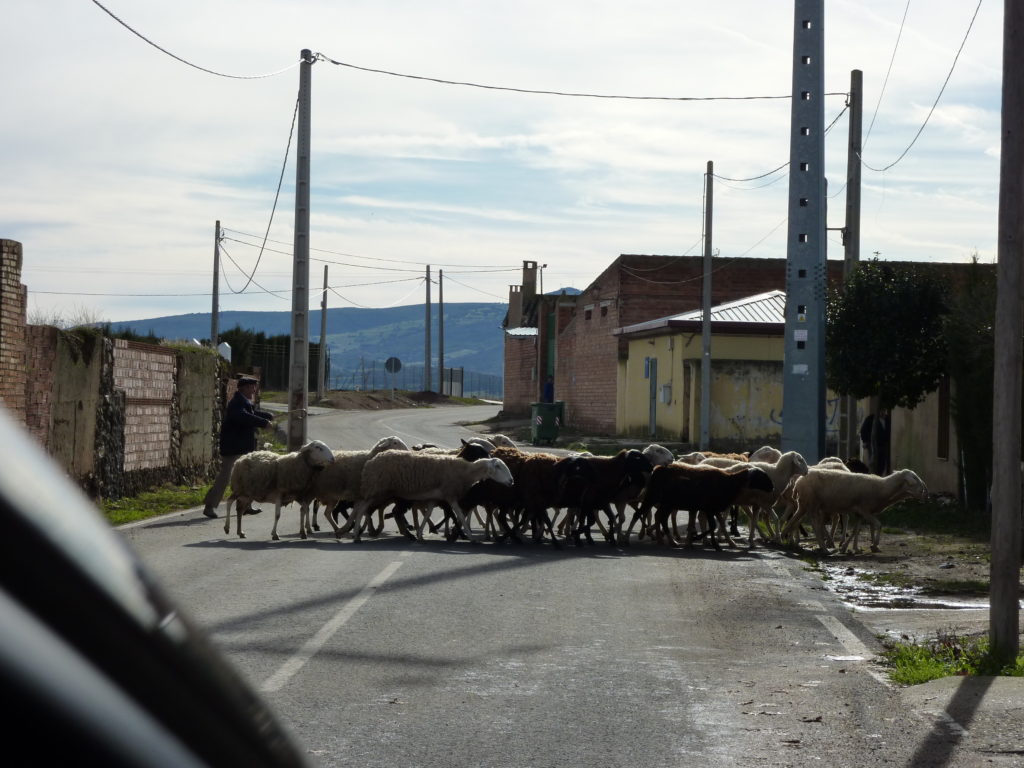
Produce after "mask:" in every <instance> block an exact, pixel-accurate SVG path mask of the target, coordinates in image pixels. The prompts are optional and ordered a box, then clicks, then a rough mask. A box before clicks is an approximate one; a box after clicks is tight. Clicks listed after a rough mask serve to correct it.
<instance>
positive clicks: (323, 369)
mask: <svg viewBox="0 0 1024 768" xmlns="http://www.w3.org/2000/svg"><path fill="white" fill-rule="evenodd" d="M317 363H318V364H319V366H318V368H317V374H316V399H317V400H323V399H324V395H325V394H326V391H325V390H326V388H327V386H326V379H327V265H326V264H324V293H323V298H322V299H321V300H320V359H319V360H318V361H317Z"/></svg>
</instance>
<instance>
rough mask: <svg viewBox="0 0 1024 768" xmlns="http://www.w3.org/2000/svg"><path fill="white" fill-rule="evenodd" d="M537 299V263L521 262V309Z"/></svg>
mask: <svg viewBox="0 0 1024 768" xmlns="http://www.w3.org/2000/svg"><path fill="white" fill-rule="evenodd" d="M535 298H537V262H536V261H524V262H523V307H527V306H529V304H530V302H531V301H533V300H534V299H535Z"/></svg>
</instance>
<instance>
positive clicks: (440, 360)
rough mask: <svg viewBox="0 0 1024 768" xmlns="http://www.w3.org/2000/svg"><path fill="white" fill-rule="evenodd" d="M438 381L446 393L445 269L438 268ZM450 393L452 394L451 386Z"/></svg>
mask: <svg viewBox="0 0 1024 768" xmlns="http://www.w3.org/2000/svg"><path fill="white" fill-rule="evenodd" d="M437 383H438V390H439V391H440V392H441V394H444V270H443V269H439V270H437ZM448 394H449V395H450V394H451V388H449V391H448Z"/></svg>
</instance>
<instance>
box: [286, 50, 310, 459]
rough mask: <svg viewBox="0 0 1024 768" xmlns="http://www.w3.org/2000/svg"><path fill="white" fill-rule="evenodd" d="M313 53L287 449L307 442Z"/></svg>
mask: <svg viewBox="0 0 1024 768" xmlns="http://www.w3.org/2000/svg"><path fill="white" fill-rule="evenodd" d="M312 72H313V54H312V52H311V51H310V50H309V49H303V51H302V64H300V65H299V131H298V141H297V146H296V152H295V245H294V255H293V258H292V338H291V342H292V346H291V363H290V365H289V369H288V450H289V451H297V450H299V448H301V447H302V446H303V445H304V444H305V442H306V406H307V392H306V390H307V388H308V387H309V155H310V116H311V97H312V94H311V93H310V89H311V85H312Z"/></svg>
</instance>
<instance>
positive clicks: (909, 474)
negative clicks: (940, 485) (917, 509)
mask: <svg viewBox="0 0 1024 768" xmlns="http://www.w3.org/2000/svg"><path fill="white" fill-rule="evenodd" d="M894 474H897V475H899V476H900V485H901V488H902V494H901V495H903V496H904V497H905V498H911V499H927V498H928V486H926V485H925V484H924V480H922V479H921V478H920V476H918V474H917V473H916V472H914V471H913V470H912V469H900V470H897V471H896V472H895V473H894Z"/></svg>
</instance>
